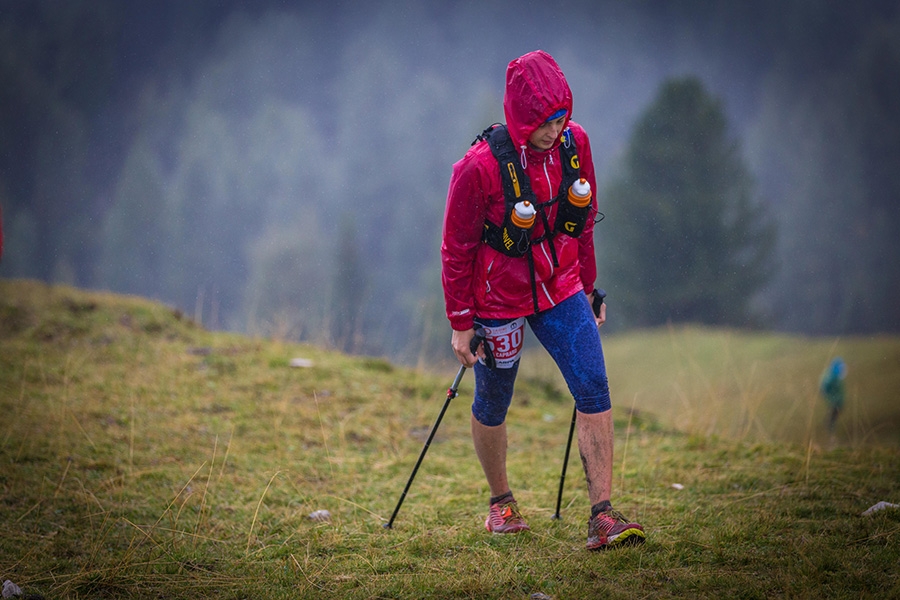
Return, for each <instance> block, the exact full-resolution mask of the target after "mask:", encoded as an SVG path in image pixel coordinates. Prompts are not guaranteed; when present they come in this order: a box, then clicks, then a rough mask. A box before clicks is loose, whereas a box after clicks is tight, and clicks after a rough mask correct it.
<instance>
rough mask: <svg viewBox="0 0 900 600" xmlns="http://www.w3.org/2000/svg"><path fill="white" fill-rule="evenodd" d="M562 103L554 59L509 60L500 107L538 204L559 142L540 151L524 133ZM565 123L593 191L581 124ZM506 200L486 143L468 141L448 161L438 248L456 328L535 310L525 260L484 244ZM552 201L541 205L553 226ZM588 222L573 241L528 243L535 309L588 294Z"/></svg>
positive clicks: (547, 188)
mask: <svg viewBox="0 0 900 600" xmlns="http://www.w3.org/2000/svg"><path fill="white" fill-rule="evenodd" d="M561 108H565V109H566V110H567V115H571V114H572V92H571V90H570V89H569V84H568V83H567V82H566V78H565V76H564V75H563V73H562V71H561V70H560V68H559V66H558V65H557V64H556V62H555V61H554V60H553V58H552V57H551V56H550V55H549V54H547V53H545V52H543V51H541V50H538V51H535V52H530V53H528V54H526V55H525V56H522V57H520V58H517V59H516V60H514V61H512V62H511V63H510V64H509V67H508V68H507V71H506V93H505V96H504V99H503V110H504V113H505V115H506V123H507V127H508V128H509V134H510V137H511V138H512V140H513V143H514V144H515V146H516V148H518V149H519V151H520V158H521V160H522V163H523V167H524V170H525V173H526V175H527V176H528V178H529V180H530V182H531V187H532V190H533V191H534V194H535V196H536V199H537V201H538V202H547V201H548V200H550V199H551V198H553V197H554V196H555V195H556V193H557V191H558V190H559V186H560V182H561V181H562V177H563V171H562V165H560V155H559V143H560V141H557V143H556V145H554V147H553V148H551V149H550V150H546V151H541V150H538V149H535V148H534V147H532V146H531V145H529V144H528V138H529V137H531V134H532V133H533V132H534V131H535V130H536V129H537V128H538V127H539V126H540V125H541V124H542V123H544V122H545V121H546V120H547V118H548V117H549V116H550V115H552V114H554V113H555V112H557V111H558V110H559V109H561ZM567 127H569V128H570V130H571V132H572V133H573V134H574V136H575V143H576V145H577V148H578V155H579V158H580V162H581V177H583V178H585V179H587V180H588V182H590V184H591V189H592V190H594V192H595V193H594V198H592V200H591V202H592V204H593V211H592V212H591V215H593V214H595V212H596V208H597V200H596V189H597V185H596V180H595V177H594V163H593V160H592V157H591V147H590V141H589V139H588V136H587V134H586V133H585V131H584V129H583V128H582V127H581V126H580V125H578V124H577V123H575V122H573V121H568V123H567ZM505 210H506V205H505V201H504V197H503V189H502V186H501V180H500V167H499V165H498V164H497V160H496V159H495V158H494V156H493V154H492V153H491V149H490V147H489V146H488V144H487V142H485V141H481V142H478V143H477V144H475V145H474V146H472V148H470V149H469V151H468V152H467V153H466V155H465V156H464V157H463V158H462V160H460V161H459V162H457V163H456V164H454V165H453V174H452V176H451V179H450V188H449V191H448V193H447V207H446V211H445V213H444V226H443V243H442V245H441V262H442V281H443V286H444V300H445V303H446V309H447V318H448V319H450V324H451V326H452V327H453V329H455V330H457V331H464V330H466V329H470V328H472V327H473V325H474V317H475V315H476V314H477V315H478V316H479V317H483V318H489V319H502V318H516V317H523V316H527V315H530V314H532V313H533V312H534V303H533V300H532V291H531V276H530V273H529V269H528V259H527V258H526V257H521V258H511V257H509V256H506V255H505V254H502V253H500V252H498V251H497V250H494V249H493V248H491V247H490V246H488V245H487V244H485V243H483V242H482V241H481V240H482V234H483V231H484V222H485V219H489V220H490V221H491V222H493V223H495V224H501V223H503V218H504V215H505ZM556 211H557V205H556V204H553V205H552V206H551V207H550V208H549V209H547V216H548V222H549V223H550V225H551V226H552V225H553V223H554V219H555V217H556ZM593 231H594V219H593V218H589V219H588V222H587V224H586V226H585V228H584V231H583V232H582V234H581V236H580V237H579V238H577V239H576V238H572V237H569V236H567V235H562V234H558V235H556V236H554V237H553V238H552V239H547V240H544V241H543V242H541V243H540V244H537V245H533V246H532V253H533V257H534V264H535V280H536V283H537V292H538V308H539V310H541V311H543V310H547V309H548V308H551V307H553V306H555V305H556V304H558V303H560V302H562V301H563V300H565V299H567V298H569V297H571V296H572V295H574V294H576V293H585V292H587V293H590V292H591V291H593V289H594V279H595V277H596V274H597V269H596V263H595V259H594V238H593ZM543 234H544V227H543V224H542V223H541V219H540V218H538V219H537V220H536V221H535V225H534V228H533V231H532V239H535V238H538V237H540V236H542V235H543ZM551 243H552V244H553V245H554V248H555V250H556V256H557V258H558V262H559V266H558V267H554V266H553V260H552V255H551V253H550V250H549V248H548V245H549V244H551Z"/></svg>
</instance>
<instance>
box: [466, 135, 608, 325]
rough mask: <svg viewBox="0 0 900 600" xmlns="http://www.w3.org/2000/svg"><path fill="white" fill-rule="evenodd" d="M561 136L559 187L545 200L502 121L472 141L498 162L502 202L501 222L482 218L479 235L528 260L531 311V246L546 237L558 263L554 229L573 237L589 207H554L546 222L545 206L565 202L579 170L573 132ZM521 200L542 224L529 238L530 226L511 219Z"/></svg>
mask: <svg viewBox="0 0 900 600" xmlns="http://www.w3.org/2000/svg"><path fill="white" fill-rule="evenodd" d="M562 138H563V140H562V143H560V145H559V157H560V164H561V165H562V170H563V172H562V181H561V182H560V184H559V191H558V192H557V194H556V196H555V197H553V198H551V199H550V200H548V201H547V202H538V201H537V198H536V197H535V195H534V192H533V191H532V189H531V181H530V180H529V179H528V175H526V174H525V170H524V169H523V168H522V164H521V162H520V159H519V153H518V152H517V151H516V148H515V146H514V145H513V142H512V139H511V138H510V137H509V131H508V130H507V128H506V125H501V124H498V123H495V124H494V125H491V126H490V127H488V128H487V129H485V130H484V131H483V132H482V133H481V135H479V136H478V137H476V138H475V141H473V142H472V145H473V146H474V145H475V144H476V143H477V142H479V141H482V140H484V141H486V142H487V143H488V146H489V147H490V149H491V153H492V154H493V155H494V158H496V159H497V164H498V165H499V166H500V181H501V184H502V188H503V198H504V202H505V211H504V216H503V223H502V224H500V225H498V224H496V223H492V222H490V221H488V220H485V222H484V233H483V234H482V238H481V239H482V241H483V242H484V243H485V244H487V245H488V246H490V247H491V248H493V249H494V250H496V251H498V252H500V253H502V254H505V255H506V256H510V257H512V258H521V257H525V258H526V259H527V260H528V268H529V271H530V275H531V297H532V301H533V302H534V312H538V299H537V282H536V280H535V275H534V257H533V256H532V248H533V246H535V245H536V244H540V243H541V242H543V241H544V240H547V245H548V246H549V248H550V256H551V258H552V259H553V266H554V267H559V261H558V259H557V257H556V248H555V247H554V245H553V238H554V237H556V234H558V233H562V234H564V235H568V236H571V237H576V238H577V237H578V236H580V235H581V232H582V231H584V226H585V224H586V223H587V218H588V213H589V212H590V211H589V210H580V211H575V212H572V211H568V212H564V211H563V210H557V215H556V221H555V223H554V224H553V226H552V227H551V226H550V222H549V219H548V217H547V210H548V209H549V208H550V207H551V206H553V205H554V204H556V203H559V204H560V209H562V207H563V205H564V204H565V205H568V200H567V194H568V190H569V187H570V186H571V185H572V184H573V183H575V182H576V181H577V180H578V178H579V177H580V174H581V163H580V162H579V158H578V149H577V147H576V145H575V135H574V134H573V133H572V132H571V130H569V129H568V128H566V129H565V130H564V131H563V132H562ZM523 200H527V201H528V202H530V203H531V204H532V205H533V206H534V208H535V210H536V211H537V214H538V215H539V216H540V219H541V223H542V224H543V226H544V233H543V234H542V235H540V236H539V237H536V238H533V239H532V238H531V230H530V229H528V230H522V229H520V228H518V227H516V226H515V225H514V224H513V222H512V213H513V210H515V205H516V203H518V202H521V201H523ZM589 207H590V205H589ZM589 207H588V208H589Z"/></svg>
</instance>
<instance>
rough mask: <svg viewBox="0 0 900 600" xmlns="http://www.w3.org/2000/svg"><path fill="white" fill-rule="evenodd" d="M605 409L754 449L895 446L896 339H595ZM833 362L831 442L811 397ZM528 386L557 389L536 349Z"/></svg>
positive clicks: (680, 330) (727, 335)
mask: <svg viewBox="0 0 900 600" xmlns="http://www.w3.org/2000/svg"><path fill="white" fill-rule="evenodd" d="M604 351H605V353H606V361H607V364H608V368H609V374H610V386H611V388H612V390H613V395H614V401H615V402H616V403H617V404H618V405H619V406H624V407H627V408H629V409H630V408H632V407H634V409H635V410H636V411H637V412H636V414H639V415H640V414H643V416H644V417H645V418H658V419H660V420H661V421H662V422H664V423H666V424H667V425H671V426H674V427H676V428H678V429H679V430H681V431H685V432H688V433H693V434H698V435H702V436H710V435H717V436H720V437H726V438H729V439H737V440H744V441H755V442H770V441H778V442H790V443H797V444H802V445H808V444H813V445H814V446H824V447H827V446H833V445H836V444H837V445H849V446H853V447H856V446H860V445H866V444H872V443H884V444H891V445H896V446H900V337H896V336H893V337H889V336H879V337H870V338H833V339H831V338H830V339H822V338H817V339H809V338H803V337H796V336H793V337H792V336H786V335H777V334H772V333H748V332H738V331H730V330H722V329H703V328H698V327H670V328H667V329H659V330H654V331H643V332H639V333H629V334H624V335H614V336H609V337H605V338H604ZM836 356H840V357H842V358H843V359H844V360H845V362H846V363H847V365H848V374H847V398H846V406H845V409H844V412H843V414H842V415H841V417H840V419H839V420H838V423H837V426H836V428H835V431H834V434H833V435H832V434H831V433H830V432H829V431H828V429H827V426H826V421H827V412H828V409H827V405H826V403H825V401H824V400H823V399H822V397H821V396H820V395H819V387H818V386H819V379H820V377H821V375H822V372H823V371H824V370H825V368H826V367H827V366H828V365H829V363H830V362H831V359H833V358H834V357H836ZM529 358H532V360H531V361H530V362H529V363H528V364H529V371H530V372H531V373H533V374H534V375H535V376H536V377H537V378H539V379H544V380H550V381H554V382H555V384H556V387H557V388H558V389H559V390H565V389H566V388H565V383H564V382H563V380H562V378H561V377H560V376H559V375H558V374H557V372H556V369H555V367H554V365H553V364H552V363H551V362H550V360H549V357H547V356H546V354H545V353H544V352H543V350H541V349H538V350H537V351H534V352H532V355H531V356H530V357H529Z"/></svg>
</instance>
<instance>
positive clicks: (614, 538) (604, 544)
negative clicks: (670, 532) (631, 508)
mask: <svg viewBox="0 0 900 600" xmlns="http://www.w3.org/2000/svg"><path fill="white" fill-rule="evenodd" d="M643 541H644V528H643V527H641V526H640V525H638V524H637V523H632V522H630V521H629V520H628V519H626V518H625V517H623V516H622V514H621V513H619V512H617V511H614V510H612V509H609V510H607V511H604V512H601V513H599V514H598V515H597V516H596V517H592V518H591V519H590V520H589V521H588V537H587V549H588V550H603V549H605V548H612V547H614V546H624V545H627V544H640V543H642V542H643Z"/></svg>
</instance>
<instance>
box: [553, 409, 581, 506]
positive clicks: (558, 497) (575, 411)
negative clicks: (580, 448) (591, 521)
mask: <svg viewBox="0 0 900 600" xmlns="http://www.w3.org/2000/svg"><path fill="white" fill-rule="evenodd" d="M577 416H578V409H575V408H573V409H572V424H571V425H569V441H568V442H566V457H565V458H564V459H563V467H562V474H561V475H560V476H559V493H558V494H557V495H556V512H555V513H553V516H552V517H550V518H551V519H559V518H560V516H559V507H560V504H562V494H563V483H565V481H566V467H567V466H568V464H569V451H570V450H571V449H572V434H573V433H575V418H576V417H577Z"/></svg>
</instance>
